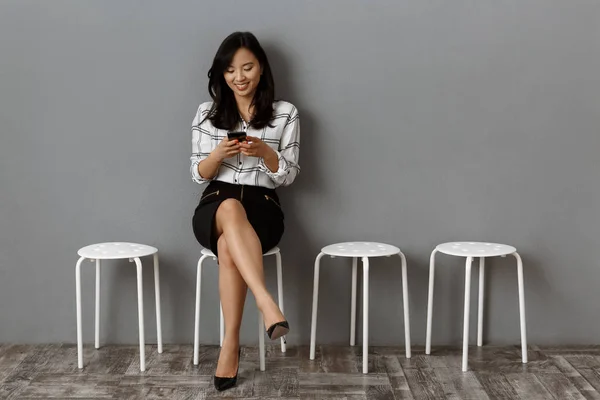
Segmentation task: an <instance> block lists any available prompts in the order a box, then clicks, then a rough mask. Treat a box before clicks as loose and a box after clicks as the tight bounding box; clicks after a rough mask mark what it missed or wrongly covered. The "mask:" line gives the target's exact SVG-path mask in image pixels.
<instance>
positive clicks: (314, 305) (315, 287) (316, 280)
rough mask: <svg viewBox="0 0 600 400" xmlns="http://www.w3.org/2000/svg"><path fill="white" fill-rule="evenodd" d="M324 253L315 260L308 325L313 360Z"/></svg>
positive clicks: (312, 358)
mask: <svg viewBox="0 0 600 400" xmlns="http://www.w3.org/2000/svg"><path fill="white" fill-rule="evenodd" d="M324 255H325V253H319V255H318V256H317V258H316V259H315V277H314V285H313V303H312V317H311V325H310V359H311V360H314V359H315V345H316V343H315V342H316V338H317V305H318V303H319V269H320V268H321V266H320V263H321V258H322V257H323V256H324Z"/></svg>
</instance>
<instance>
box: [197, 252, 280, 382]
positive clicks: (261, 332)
mask: <svg viewBox="0 0 600 400" xmlns="http://www.w3.org/2000/svg"><path fill="white" fill-rule="evenodd" d="M201 253H202V257H200V259H199V260H198V270H197V273H196V318H195V323H194V365H198V351H199V346H200V290H201V287H202V263H203V262H204V260H205V259H207V258H209V257H211V258H212V259H213V260H216V259H217V258H216V256H215V254H214V253H213V252H212V251H211V250H210V249H202V252H201ZM272 255H274V256H275V258H276V259H277V295H278V305H279V309H280V310H281V312H282V313H283V312H284V311H283V277H282V271H281V270H282V268H281V253H280V251H279V247H273V248H272V249H271V250H269V251H267V252H266V253H265V254H264V256H272ZM219 308H220V312H219V315H220V317H219V335H220V345H221V346H223V335H224V332H225V322H224V320H223V308H222V307H221V303H220V302H219ZM265 334H266V329H265V324H264V322H263V318H262V314H261V313H260V311H259V313H258V346H259V357H260V370H261V371H264V370H265ZM285 350H286V348H285V339H284V338H283V337H282V338H281V352H282V353H285Z"/></svg>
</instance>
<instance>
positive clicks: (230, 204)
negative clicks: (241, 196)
mask: <svg viewBox="0 0 600 400" xmlns="http://www.w3.org/2000/svg"><path fill="white" fill-rule="evenodd" d="M219 214H221V216H228V217H234V216H243V217H246V210H244V206H243V205H242V203H240V201H239V200H236V199H226V200H223V201H222V202H221V204H220V205H219V208H217V217H218V216H219Z"/></svg>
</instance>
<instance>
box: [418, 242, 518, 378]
mask: <svg viewBox="0 0 600 400" xmlns="http://www.w3.org/2000/svg"><path fill="white" fill-rule="evenodd" d="M437 252H441V253H444V254H448V255H451V256H458V257H466V263H465V304H464V316H463V319H464V321H463V324H464V326H463V356H462V370H463V372H466V371H467V370H468V354H469V312H470V310H469V308H470V307H469V306H470V298H471V264H472V262H473V261H474V259H475V258H479V300H478V303H479V304H478V316H477V346H478V347H481V346H482V345H483V296H484V290H485V285H484V279H485V258H486V257H497V256H500V257H506V256H507V255H512V256H514V257H515V258H516V260H517V279H518V285H519V316H520V322H521V353H522V360H523V364H525V363H527V327H526V321H525V289H524V283H523V261H522V260H521V256H520V255H519V253H517V249H516V248H514V247H512V246H507V245H503V244H497V243H481V242H450V243H443V244H440V245H438V246H437V247H436V248H435V249H434V250H433V252H432V253H431V258H430V261H429V294H428V299H427V338H426V344H425V354H430V353H431V324H432V311H433V286H434V278H435V255H436V253H437Z"/></svg>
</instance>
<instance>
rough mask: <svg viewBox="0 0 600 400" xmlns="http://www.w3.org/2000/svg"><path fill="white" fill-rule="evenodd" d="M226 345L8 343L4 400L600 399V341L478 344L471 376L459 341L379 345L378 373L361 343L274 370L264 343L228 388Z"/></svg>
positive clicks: (293, 351)
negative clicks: (407, 353) (222, 349)
mask: <svg viewBox="0 0 600 400" xmlns="http://www.w3.org/2000/svg"><path fill="white" fill-rule="evenodd" d="M218 352H219V348H218V347H215V346H204V347H201V350H200V365H199V366H194V365H192V347H191V346H174V345H170V346H165V348H164V352H163V354H157V352H156V347H155V346H147V350H146V357H147V359H146V362H147V364H146V372H143V373H141V372H140V370H139V355H138V351H137V348H136V347H135V346H106V347H103V348H101V349H100V350H95V349H93V348H92V347H89V346H88V347H85V349H84V353H85V355H84V356H85V358H84V364H85V369H84V370H83V371H81V372H80V371H79V370H78V369H77V348H76V347H75V346H74V345H60V344H51V345H41V346H29V345H0V399H40V398H43V399H48V398H60V399H69V398H79V399H82V398H83V399H211V398H219V397H228V398H245V399H268V398H290V399H477V400H481V399H527V400H534V399H560V400H563V399H600V346H591V347H568V348H567V347H558V348H550V347H547V348H538V347H535V346H534V347H531V349H530V351H529V363H528V364H526V365H523V364H521V358H520V351H519V348H518V347H483V348H477V347H472V348H471V349H470V354H469V356H470V357H469V362H470V371H469V372H467V373H463V372H461V369H460V363H461V351H460V349H459V348H434V349H433V352H432V355H430V356H425V355H424V352H423V348H422V347H421V348H417V347H415V348H413V357H412V359H410V360H407V359H406V358H405V357H404V349H403V348H400V347H398V348H396V347H372V348H371V349H370V355H369V370H370V372H369V374H368V375H363V374H362V373H361V372H360V371H361V370H362V356H361V354H362V353H361V348H360V347H354V348H351V347H331V346H324V347H320V348H318V350H317V358H316V360H315V361H310V360H309V357H308V354H309V351H308V347H300V348H295V347H292V346H290V347H289V348H288V351H287V353H285V354H282V353H281V352H280V351H279V349H278V347H277V346H274V345H273V346H272V347H268V353H267V370H266V371H265V372H260V371H259V370H258V352H257V348H255V347H243V349H242V358H241V364H240V379H239V381H238V386H237V387H236V388H235V389H232V390H228V391H225V392H222V393H219V392H216V391H215V390H214V388H213V386H212V374H213V373H214V369H215V363H216V360H217V357H218Z"/></svg>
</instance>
